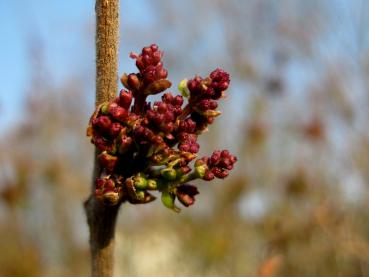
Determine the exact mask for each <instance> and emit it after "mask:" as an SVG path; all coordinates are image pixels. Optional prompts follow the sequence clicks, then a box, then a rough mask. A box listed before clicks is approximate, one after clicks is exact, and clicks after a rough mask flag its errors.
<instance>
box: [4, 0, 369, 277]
mask: <svg viewBox="0 0 369 277" xmlns="http://www.w3.org/2000/svg"><path fill="white" fill-rule="evenodd" d="M186 3H187V2H186ZM145 4H146V5H147V6H148V7H150V11H151V12H152V14H153V15H154V17H155V22H154V23H152V25H150V24H148V25H145V26H144V27H145V28H144V27H143V26H139V27H137V22H130V21H127V22H124V24H126V25H124V24H123V31H124V33H127V34H129V35H125V36H124V37H123V40H127V42H126V43H125V44H124V45H123V49H122V51H121V52H122V53H123V54H124V55H122V56H123V57H126V55H125V54H126V53H128V51H130V50H132V49H128V47H130V46H131V44H132V45H136V43H137V44H141V42H142V45H145V44H146V43H147V40H155V41H156V42H157V43H158V44H159V45H160V47H161V48H163V49H167V50H166V52H165V55H166V56H165V57H166V61H167V63H168V68H170V70H171V71H173V72H174V73H173V76H174V79H177V80H180V78H181V77H184V76H187V77H191V75H192V74H193V71H194V69H195V71H196V72H195V73H201V72H208V71H210V70H211V69H212V68H214V67H216V66H218V65H221V66H222V67H224V68H225V69H226V70H229V71H230V72H231V75H232V76H233V80H232V86H231V89H230V93H229V97H228V99H227V100H226V101H225V103H224V104H223V105H222V106H221V107H220V108H221V109H222V110H223V111H224V113H223V118H221V119H219V120H218V121H217V122H216V123H215V124H214V125H213V126H211V128H210V132H208V133H207V134H206V135H204V138H203V141H202V152H203V153H208V152H210V151H211V150H212V149H214V148H221V147H222V146H224V147H225V148H231V150H233V151H234V152H236V153H237V156H238V158H239V163H238V164H237V167H236V170H235V172H234V174H233V175H232V176H230V177H229V178H228V179H226V180H225V181H223V182H218V183H216V184H212V185H209V184H207V183H205V182H204V183H201V184H200V188H199V189H200V193H201V194H200V195H199V197H197V201H196V205H194V206H193V207H191V208H189V209H185V210H184V211H183V212H182V213H181V214H180V215H175V214H173V213H171V212H170V211H167V210H166V209H164V208H162V207H161V205H160V203H152V204H149V205H145V206H132V205H128V204H126V205H124V206H123V208H122V211H121V215H120V219H119V226H118V234H117V249H116V254H117V257H116V276H212V277H213V276H260V277H269V276H270V277H271V276H369V206H368V205H369V201H368V199H369V194H368V192H369V191H368V183H369V131H368V130H369V129H368V128H367V126H366V125H367V119H368V118H369V96H368V93H367V91H368V84H369V83H368V81H367V80H368V77H369V76H368V73H369V71H368V68H369V67H368V64H369V63H368V61H369V60H368V58H369V51H368V50H369V48H368V45H365V42H366V41H369V40H367V35H366V33H365V32H362V31H361V30H362V25H361V24H363V22H367V21H368V20H369V19H366V18H362V19H361V20H358V22H359V23H357V24H356V23H355V22H356V21H353V23H352V24H353V25H352V29H353V31H352V30H351V31H350V32H349V34H350V35H351V36H352V37H353V38H355V39H353V40H351V43H352V44H353V46H352V47H357V49H359V50H358V53H357V55H356V56H354V55H351V56H350V55H349V57H347V56H345V54H347V53H346V52H345V51H346V49H339V50H340V51H338V53H340V55H338V54H337V56H334V57H333V58H329V55H328V54H327V53H326V52H329V51H330V48H329V46H328V44H329V43H330V42H329V41H328V42H327V41H326V40H325V39H324V38H325V37H326V36H327V34H329V33H332V32H334V30H335V27H336V26H337V24H338V23H337V22H336V21H335V20H336V19H335V14H333V15H332V14H330V11H331V9H330V8H331V7H330V5H329V4H326V3H324V1H318V0H314V1H302V0H301V1H284V0H283V1H278V3H277V2H275V1H256V0H251V1H237V0H230V1H223V0H216V1H210V0H204V1H198V2H196V3H195V1H188V3H187V4H181V5H180V7H179V6H178V5H179V4H178V3H177V2H175V1H168V0H161V1H155V4H153V3H151V2H149V1H146V2H145ZM357 6H358V5H353V6H352V7H354V8H355V7H357ZM189 14H190V15H191V20H188V15H189ZM137 16H138V17H139V15H137ZM361 16H364V17H365V16H366V17H367V15H361ZM137 20H138V19H137ZM360 22H361V23H360ZM354 23H355V24H356V25H355V24H354ZM137 28H138V30H137ZM140 28H142V30H141V29H140ZM339 28H341V30H342V31H345V30H346V29H345V28H346V27H345V25H344V24H341V25H339ZM155 30H156V31H155ZM158 30H160V31H158ZM139 31H142V32H144V34H145V35H147V36H146V38H145V40H143V38H141V36H142V33H140V32H139ZM154 31H155V32H154ZM139 33H140V36H139ZM173 33H175V35H173ZM179 33H180V34H181V35H178V34H179ZM168 37H170V39H168ZM335 39H337V40H338V39H339V38H338V35H337V38H335V37H333V38H332V40H333V41H334V40H335ZM132 41H134V42H132ZM91 45H93V43H92V42H91ZM210 45H212V46H211V47H210ZM342 48H343V46H342ZM184 49H185V52H186V53H188V55H189V56H188V57H187V56H186V57H184V56H183V55H182V54H183V53H184ZM322 49H323V50H322ZM35 56H37V57H40V56H42V53H34V52H33V51H31V56H30V60H31V61H32V60H33V59H34V57H35ZM200 57H202V58H200ZM353 59H354V61H353ZM355 59H356V60H355ZM37 66H38V67H42V63H40V58H37ZM38 69H39V70H35V72H39V71H42V70H43V69H42V68H38ZM47 74H51V75H52V72H48V73H47ZM47 74H46V75H47ZM82 77H83V76H82ZM82 77H81V78H80V77H79V76H77V77H76V76H71V77H70V78H69V79H66V80H65V82H64V83H63V84H62V85H60V86H56V85H54V84H53V83H52V82H51V81H48V80H49V78H47V77H45V76H38V75H37V74H36V73H35V76H34V78H33V82H32V84H30V86H29V88H30V89H29V91H27V92H26V93H25V95H26V101H25V106H24V108H23V113H24V114H23V118H24V120H22V121H21V122H19V123H17V125H15V126H14V127H13V128H12V129H11V130H9V132H8V133H7V134H4V135H3V136H2V137H1V141H0V147H1V151H0V164H1V166H0V176H1V179H0V238H1V239H0V249H1V255H0V276H88V269H89V264H88V263H89V256H88V255H89V254H88V253H89V252H88V244H87V238H88V234H87V228H86V226H85V218H84V214H83V210H82V201H83V200H84V198H85V197H86V196H87V194H88V187H89V182H90V177H91V176H90V175H91V170H92V169H91V167H92V152H93V148H92V146H91V145H89V143H88V140H87V138H86V137H85V126H86V124H87V120H88V114H89V112H90V111H91V110H92V106H93V99H92V97H93V93H91V91H88V89H87V88H86V85H85V83H84V82H83V78H82ZM86 103H90V105H89V106H88V105H87V104H86Z"/></svg>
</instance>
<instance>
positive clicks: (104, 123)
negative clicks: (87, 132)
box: [92, 115, 112, 133]
mask: <svg viewBox="0 0 369 277" xmlns="http://www.w3.org/2000/svg"><path fill="white" fill-rule="evenodd" d="M111 125H112V122H111V120H110V118H109V117H108V116H105V115H102V116H99V117H97V118H94V119H93V120H92V126H93V127H94V129H96V130H98V131H101V132H103V133H106V132H109V129H110V127H111Z"/></svg>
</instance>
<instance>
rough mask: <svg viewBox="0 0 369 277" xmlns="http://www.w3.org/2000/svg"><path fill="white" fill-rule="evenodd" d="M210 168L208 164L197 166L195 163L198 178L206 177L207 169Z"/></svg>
mask: <svg viewBox="0 0 369 277" xmlns="http://www.w3.org/2000/svg"><path fill="white" fill-rule="evenodd" d="M207 170H208V166H207V165H206V164H203V165H199V166H196V165H195V172H196V175H197V177H198V178H201V179H202V178H204V176H205V173H206V171H207Z"/></svg>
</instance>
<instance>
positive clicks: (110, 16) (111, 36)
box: [84, 0, 120, 277]
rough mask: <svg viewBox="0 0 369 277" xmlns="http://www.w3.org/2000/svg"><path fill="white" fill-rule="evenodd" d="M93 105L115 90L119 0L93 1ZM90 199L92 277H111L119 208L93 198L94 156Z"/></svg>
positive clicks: (107, 99) (96, 165)
mask: <svg viewBox="0 0 369 277" xmlns="http://www.w3.org/2000/svg"><path fill="white" fill-rule="evenodd" d="M95 11H96V106H98V105H100V104H101V103H103V102H106V101H109V100H110V99H112V98H114V96H115V95H116V92H117V90H118V47H119V0H96V4H95ZM94 165H95V166H94V171H93V180H92V184H91V196H90V197H89V199H88V200H87V201H86V202H85V205H84V206H85V211H86V215H87V222H88V226H89V229H90V248H91V258H92V261H91V267H92V276H93V277H111V276H113V265H114V263H113V262H114V233H115V224H116V219H117V215H118V210H119V206H120V205H116V206H107V205H105V204H103V203H100V202H98V201H97V200H96V198H95V197H94V196H93V195H94V191H95V178H96V177H98V176H99V175H100V173H101V169H100V168H99V164H98V163H97V159H96V155H95V162H94Z"/></svg>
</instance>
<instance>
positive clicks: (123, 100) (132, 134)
mask: <svg viewBox="0 0 369 277" xmlns="http://www.w3.org/2000/svg"><path fill="white" fill-rule="evenodd" d="M162 56H163V53H162V52H161V51H159V48H158V46H157V45H155V44H153V45H151V46H148V47H144V48H143V49H142V52H141V53H140V54H135V53H131V57H132V58H133V59H135V60H136V66H137V68H138V70H139V72H138V73H131V74H128V75H127V74H124V75H123V76H122V78H121V81H122V84H123V85H124V87H125V89H122V90H121V91H120V93H119V95H118V96H117V97H116V98H115V99H113V100H111V101H109V102H106V103H103V104H102V105H100V106H99V107H97V109H96V111H95V112H94V114H93V115H92V117H91V119H90V124H89V126H88V130H87V135H88V136H90V137H91V141H92V143H93V144H95V146H96V149H97V152H98V155H97V158H98V163H99V166H100V172H99V174H100V175H99V177H98V178H97V179H96V191H95V197H96V198H97V199H99V200H101V201H102V202H104V203H107V204H109V205H115V204H118V203H120V202H123V201H129V202H130V203H133V204H139V203H148V202H151V201H153V200H154V199H155V197H154V196H153V195H152V194H151V191H159V192H160V193H161V200H162V203H163V204H164V205H165V206H166V207H168V208H170V209H173V210H175V211H179V208H178V207H177V206H176V205H175V200H176V199H177V200H178V201H179V202H180V203H182V204H183V205H184V206H186V207H188V206H190V205H192V204H193V203H194V201H195V195H197V194H198V193H199V192H198V190H197V188H196V187H195V186H193V185H190V184H188V182H189V181H192V180H194V179H203V180H211V179H213V178H214V177H217V178H225V177H226V176H227V175H228V173H229V170H231V169H232V168H233V165H234V163H235V162H236V160H237V159H236V158H235V157H234V156H232V155H231V154H229V152H228V151H227V150H223V151H215V152H214V153H213V155H212V156H211V157H203V158H201V159H198V160H197V161H196V162H195V165H194V169H192V167H191V165H190V163H191V162H192V161H193V160H194V159H196V157H197V156H196V153H198V152H199V149H200V145H199V143H198V142H197V138H198V135H200V134H201V132H202V131H203V130H204V129H205V128H206V126H207V125H208V124H210V123H212V122H213V120H214V118H215V117H216V116H217V115H219V114H220V112H218V111H216V108H217V106H218V103H217V101H218V100H219V99H220V98H221V97H222V96H223V95H224V91H225V90H226V89H227V88H228V86H229V75H228V73H226V72H224V71H223V70H221V69H216V70H215V71H213V72H212V73H211V74H210V76H209V77H207V78H204V79H203V78H201V77H198V76H197V77H195V78H194V79H192V80H190V81H182V82H181V84H180V86H179V89H180V91H181V92H182V96H181V95H173V94H172V93H170V92H166V93H165V94H163V95H162V97H161V101H156V102H154V103H153V104H151V103H149V102H147V101H146V100H147V97H148V96H150V95H154V94H157V93H160V92H163V91H165V90H166V89H168V88H169V87H170V86H171V83H170V82H169V81H168V80H167V79H166V78H167V76H168V72H167V70H166V69H165V68H164V67H163V63H162V60H161V59H162ZM186 98H187V99H186Z"/></svg>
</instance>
